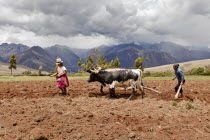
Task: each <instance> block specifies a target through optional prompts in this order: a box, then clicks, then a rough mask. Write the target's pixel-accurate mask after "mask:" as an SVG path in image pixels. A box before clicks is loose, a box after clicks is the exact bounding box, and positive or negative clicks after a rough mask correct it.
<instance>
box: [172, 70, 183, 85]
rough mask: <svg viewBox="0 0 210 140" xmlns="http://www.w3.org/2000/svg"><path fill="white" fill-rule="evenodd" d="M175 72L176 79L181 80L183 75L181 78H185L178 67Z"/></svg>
mask: <svg viewBox="0 0 210 140" xmlns="http://www.w3.org/2000/svg"><path fill="white" fill-rule="evenodd" d="M174 72H175V74H176V78H177V79H178V81H179V82H182V81H181V80H182V76H183V80H185V78H184V73H183V72H182V70H181V69H180V68H178V69H177V70H174Z"/></svg>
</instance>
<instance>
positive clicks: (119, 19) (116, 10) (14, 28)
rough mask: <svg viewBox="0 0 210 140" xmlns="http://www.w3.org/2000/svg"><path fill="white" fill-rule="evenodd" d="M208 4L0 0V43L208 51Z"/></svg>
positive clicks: (196, 0) (205, 0) (202, 0)
mask: <svg viewBox="0 0 210 140" xmlns="http://www.w3.org/2000/svg"><path fill="white" fill-rule="evenodd" d="M209 5H210V1H209V0H0V43H4V42H7V43H22V44H25V45H29V46H34V45H39V46H42V47H48V46H52V45H55V44H60V45H67V46H71V47H77V48H91V47H96V46H100V45H113V44H119V43H130V42H135V43H141V42H148V43H157V42H161V41H169V42H174V43H177V44H181V45H193V46H210V6H209Z"/></svg>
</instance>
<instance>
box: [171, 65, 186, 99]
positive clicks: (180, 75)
mask: <svg viewBox="0 0 210 140" xmlns="http://www.w3.org/2000/svg"><path fill="white" fill-rule="evenodd" d="M173 69H174V72H175V75H176V77H174V79H173V80H175V79H176V78H177V80H178V84H177V85H176V86H175V87H174V89H175V92H177V91H178V89H179V86H180V85H183V84H184V83H185V78H184V73H183V72H182V70H181V69H180V68H179V64H174V65H173ZM180 93H181V96H183V89H182V88H181V89H180Z"/></svg>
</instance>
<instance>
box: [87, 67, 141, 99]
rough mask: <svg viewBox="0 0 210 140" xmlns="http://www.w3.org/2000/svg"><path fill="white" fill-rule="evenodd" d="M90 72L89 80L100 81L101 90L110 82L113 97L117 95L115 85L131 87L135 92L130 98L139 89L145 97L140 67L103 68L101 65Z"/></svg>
mask: <svg viewBox="0 0 210 140" xmlns="http://www.w3.org/2000/svg"><path fill="white" fill-rule="evenodd" d="M87 72H89V73H90V77H89V79H88V82H96V81H98V82H100V83H101V84H102V86H101V92H102V88H103V86H106V84H109V85H110V87H109V91H110V96H111V97H117V95H116V93H115V87H124V88H126V87H131V88H132V89H133V92H132V94H131V96H130V97H129V99H131V98H132V97H133V96H134V94H135V93H136V91H137V89H139V90H140V91H141V93H142V98H143V97H144V87H143V82H142V71H141V70H140V69H121V68H107V69H101V67H97V68H93V69H89V70H87Z"/></svg>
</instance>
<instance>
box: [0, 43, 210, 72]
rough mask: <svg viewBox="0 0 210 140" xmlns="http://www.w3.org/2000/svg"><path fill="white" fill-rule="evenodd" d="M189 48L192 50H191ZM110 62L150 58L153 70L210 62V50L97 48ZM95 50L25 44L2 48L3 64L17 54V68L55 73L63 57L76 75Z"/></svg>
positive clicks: (130, 45) (130, 64)
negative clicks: (117, 59)
mask: <svg viewBox="0 0 210 140" xmlns="http://www.w3.org/2000/svg"><path fill="white" fill-rule="evenodd" d="M188 48H189V49H188ZM96 49H98V50H99V52H100V53H102V54H103V55H104V56H105V57H106V58H107V60H108V61H111V60H113V59H115V57H116V56H117V57H119V59H120V63H121V67H123V68H131V67H134V61H135V59H136V58H138V57H144V58H148V60H146V61H145V64H144V65H145V66H146V67H154V66H160V65H166V64H172V63H177V62H186V61H192V60H201V59H210V49H209V48H208V47H202V49H201V50H199V49H197V50H196V49H195V48H193V47H188V46H182V45H178V44H174V43H170V42H160V43H155V44H150V43H141V44H136V43H127V44H119V45H113V46H101V47H98V48H96ZM92 51H93V49H77V48H69V47H68V46H62V45H54V46H51V47H48V48H41V47H39V46H34V47H28V46H26V45H22V44H14V43H12V44H8V43H3V44H1V45H0V61H2V62H8V60H9V57H10V56H11V54H13V53H14V54H16V56H17V61H18V64H21V65H25V66H28V67H30V68H33V69H38V68H39V66H40V65H42V66H43V70H45V71H48V72H49V71H53V70H54V68H55V59H56V57H61V58H62V60H63V61H64V65H65V66H66V67H67V69H68V72H77V71H78V69H79V67H78V66H77V62H78V59H79V58H82V59H83V60H85V59H86V58H87V56H88V55H90V54H91V52H92Z"/></svg>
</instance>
